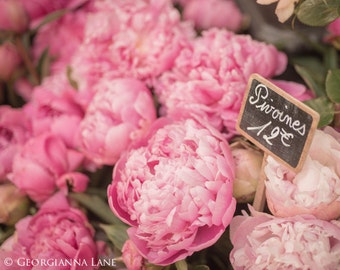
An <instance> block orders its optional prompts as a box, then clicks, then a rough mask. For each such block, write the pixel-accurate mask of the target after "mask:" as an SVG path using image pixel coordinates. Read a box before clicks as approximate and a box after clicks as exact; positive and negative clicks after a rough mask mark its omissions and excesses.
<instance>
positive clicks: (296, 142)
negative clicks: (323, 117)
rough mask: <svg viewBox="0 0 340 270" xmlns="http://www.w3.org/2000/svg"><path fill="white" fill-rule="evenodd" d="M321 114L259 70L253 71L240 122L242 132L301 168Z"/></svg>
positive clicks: (277, 157) (293, 167) (264, 148)
mask: <svg viewBox="0 0 340 270" xmlns="http://www.w3.org/2000/svg"><path fill="white" fill-rule="evenodd" d="M319 118H320V116H319V114H318V113H317V112H315V111H314V110H313V109H311V108H310V107H308V106H307V105H305V104H304V103H302V102H301V101H299V100H297V99H295V98H294V97H292V96H291V95H289V94H288V93H287V92H285V91H283V90H282V89H280V88H279V87H277V86H276V85H274V84H273V83H271V82H270V81H268V80H266V79H265V78H263V77H262V76H260V75H258V74H252V75H251V76H250V78H249V81H248V86H247V90H246V92H245V94H244V99H243V102H242V105H241V109H240V113H239V117H238V120H237V124H236V129H237V130H238V132H239V133H240V134H241V135H243V136H244V137H246V138H247V139H248V140H249V141H251V142H253V143H254V144H255V145H257V146H258V147H259V148H260V149H262V150H263V151H264V152H265V153H267V154H268V155H271V156H273V157H274V158H276V159H278V160H279V161H281V162H282V163H284V164H285V165H286V166H288V167H289V168H291V169H292V170H294V171H295V172H298V171H299V170H301V167H302V166H303V163H304V160H305V157H306V155H307V152H308V149H309V147H310V144H311V140H312V138H313V136H314V132H315V130H316V128H317V125H318V122H319Z"/></svg>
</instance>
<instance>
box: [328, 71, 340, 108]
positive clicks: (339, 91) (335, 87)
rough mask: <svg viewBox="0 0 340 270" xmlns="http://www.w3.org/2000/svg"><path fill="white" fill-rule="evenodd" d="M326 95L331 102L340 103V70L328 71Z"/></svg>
mask: <svg viewBox="0 0 340 270" xmlns="http://www.w3.org/2000/svg"><path fill="white" fill-rule="evenodd" d="M326 93H327V96H328V97H329V99H330V100H331V101H333V102H335V103H340V69H334V70H329V71H328V74H327V77H326Z"/></svg>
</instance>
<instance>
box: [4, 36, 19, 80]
mask: <svg viewBox="0 0 340 270" xmlns="http://www.w3.org/2000/svg"><path fill="white" fill-rule="evenodd" d="M20 64H21V57H20V54H19V52H18V50H17V48H16V46H15V45H14V44H12V43H11V42H8V41H7V42H4V43H2V44H0V81H8V80H9V79H11V77H12V76H13V74H14V72H15V71H16V69H18V68H19V65H20Z"/></svg>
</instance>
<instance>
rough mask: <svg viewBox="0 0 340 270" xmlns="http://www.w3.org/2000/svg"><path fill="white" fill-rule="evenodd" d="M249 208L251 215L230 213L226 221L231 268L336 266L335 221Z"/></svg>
mask: <svg viewBox="0 0 340 270" xmlns="http://www.w3.org/2000/svg"><path fill="white" fill-rule="evenodd" d="M251 212H252V216H247V215H244V216H236V217H234V218H233V220H232V222H231V224H230V239H231V242H232V244H233V246H234V248H233V250H232V251H231V253H230V262H231V263H232V265H233V268H234V269H235V270H241V269H269V270H271V269H272V270H274V269H275V270H276V269H292V270H294V269H295V270H298V269H315V270H318V269H323V270H334V269H339V266H340V248H339V247H340V223H339V222H336V221H331V222H328V221H324V220H319V219H316V218H315V217H314V216H311V215H301V216H294V217H289V218H276V217H273V216H271V215H268V214H265V213H260V212H256V211H254V210H251Z"/></svg>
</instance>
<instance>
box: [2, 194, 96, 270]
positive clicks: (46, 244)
mask: <svg viewBox="0 0 340 270" xmlns="http://www.w3.org/2000/svg"><path fill="white" fill-rule="evenodd" d="M15 228H16V231H15V234H14V235H13V236H12V237H11V238H10V239H8V240H7V241H6V242H5V243H3V244H2V246H1V248H0V258H1V259H0V266H1V269H52V268H53V269H70V270H71V269H74V270H75V269H77V270H83V269H88V270H90V269H96V267H94V266H93V261H97V257H98V252H97V247H96V243H95V241H94V230H93V228H92V227H91V225H90V223H89V222H88V220H87V218H86V216H85V215H84V214H83V212H81V211H80V210H79V209H76V208H73V207H71V206H70V204H69V202H68V201H67V199H66V198H65V197H64V195H63V194H61V193H57V194H55V195H54V196H53V197H51V198H50V199H49V200H48V201H46V202H45V203H44V204H43V205H42V206H41V208H40V209H39V211H38V212H37V213H36V214H35V215H34V216H27V217H26V218H24V219H22V220H20V221H19V222H18V223H17V224H16V226H15ZM6 257H7V258H11V259H12V260H13V264H12V265H11V266H8V265H6V264H5V263H4V261H5V262H6V260H5V258H6ZM67 262H70V264H67ZM32 265H34V267H32ZM51 265H52V267H51ZM25 266H26V267H25Z"/></svg>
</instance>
